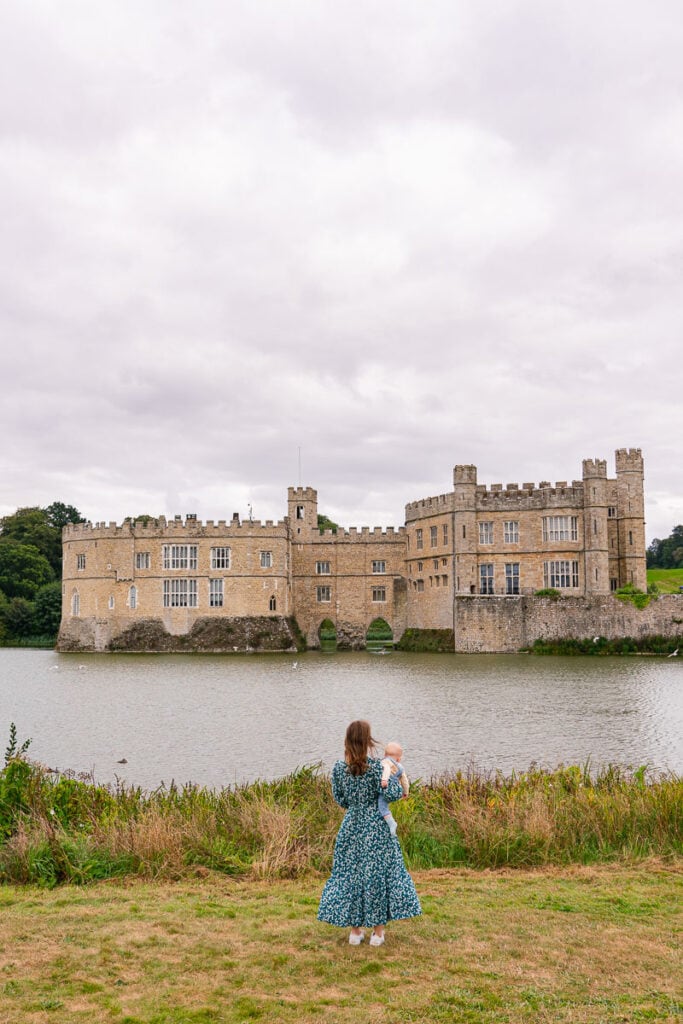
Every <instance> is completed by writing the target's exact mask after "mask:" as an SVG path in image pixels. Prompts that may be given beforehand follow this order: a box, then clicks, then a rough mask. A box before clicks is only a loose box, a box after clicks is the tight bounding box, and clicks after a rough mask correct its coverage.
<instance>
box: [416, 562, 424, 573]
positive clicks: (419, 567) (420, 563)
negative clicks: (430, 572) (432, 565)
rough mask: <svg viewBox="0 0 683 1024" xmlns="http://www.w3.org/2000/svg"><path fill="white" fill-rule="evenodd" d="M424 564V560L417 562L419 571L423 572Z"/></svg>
mask: <svg viewBox="0 0 683 1024" xmlns="http://www.w3.org/2000/svg"><path fill="white" fill-rule="evenodd" d="M423 565H424V562H418V563H417V571H418V572H422V568H423Z"/></svg>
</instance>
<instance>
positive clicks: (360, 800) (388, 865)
mask: <svg viewBox="0 0 683 1024" xmlns="http://www.w3.org/2000/svg"><path fill="white" fill-rule="evenodd" d="M381 782H382V765H381V763H380V761H378V760H377V759H376V758H370V757H369V758H368V770H367V771H366V772H365V773H364V774H363V775H349V773H348V771H347V768H346V762H345V761H337V763H336V764H335V766H334V768H333V769H332V795H333V797H334V799H335V800H336V801H337V803H338V804H340V806H341V807H344V808H345V809H346V814H345V815H344V820H343V821H342V823H341V826H340V828H339V832H338V833H337V839H336V842H335V844H334V861H333V865H332V874H331V875H330V877H329V879H328V880H327V882H326V883H325V888H324V889H323V893H322V896H321V898H320V907H319V909H318V920H319V921H327V922H328V923H329V924H335V925H338V926H339V927H340V928H349V927H350V928H358V927H360V926H361V925H365V926H366V927H370V926H372V925H383V924H386V922H387V921H393V920H395V919H397V918H403V917H416V916H417V915H418V914H421V913H422V910H421V908H420V901H419V899H418V898H417V893H416V891H415V886H414V885H413V880H412V878H411V877H410V875H409V874H408V872H407V871H406V867H405V864H404V863H403V854H402V853H401V847H400V846H399V843H398V839H396V837H395V836H392V834H391V832H390V831H389V828H388V826H387V823H386V822H385V821H384V819H383V818H382V817H381V816H380V814H379V812H378V810H377V797H378V796H379V795H380V793H384V794H385V796H386V798H387V800H390V801H391V800H398V798H399V797H400V796H401V792H402V790H401V784H400V782H399V781H398V780H397V778H396V777H395V776H392V777H391V778H390V779H389V785H388V787H387V789H385V790H383V789H382V786H381Z"/></svg>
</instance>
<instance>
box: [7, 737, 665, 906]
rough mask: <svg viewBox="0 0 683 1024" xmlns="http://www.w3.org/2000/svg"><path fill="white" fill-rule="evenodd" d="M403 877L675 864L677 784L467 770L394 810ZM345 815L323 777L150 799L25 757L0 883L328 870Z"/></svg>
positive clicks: (610, 771)
mask: <svg viewBox="0 0 683 1024" xmlns="http://www.w3.org/2000/svg"><path fill="white" fill-rule="evenodd" d="M394 813H395V816H396V818H397V820H398V823H399V829H400V838H401V843H402V846H403V849H404V851H405V855H406V859H407V862H408V864H409V865H410V866H411V867H413V868H448V867H453V866H457V865H470V866H472V867H479V868H491V867H501V866H512V867H517V868H520V867H529V866H533V865H547V864H555V865H563V864H571V863H598V862H605V861H616V860H622V861H623V860H626V861H635V860H637V859H639V858H644V857H650V856H658V857H662V858H670V857H676V856H679V855H680V854H681V853H683V779H682V778H680V777H678V776H675V775H666V776H657V775H652V774H650V773H648V771H647V770H646V769H645V768H644V767H641V768H638V769H636V770H633V771H631V770H624V769H618V768H615V767H610V768H606V769H603V770H601V771H599V772H597V773H595V774H591V773H590V772H589V770H588V769H587V768H586V767H583V768H581V767H577V766H573V767H566V768H558V769H556V770H554V771H545V770H541V769H536V768H533V769H530V770H529V771H527V772H524V773H520V774H517V775H513V776H510V777H505V776H503V775H501V774H500V773H489V774H487V773H483V772H476V771H471V772H467V773H458V774H456V775H453V776H449V777H444V778H440V779H435V780H433V781H431V782H430V783H428V784H420V783H417V784H415V785H414V786H413V788H412V791H411V795H410V796H409V798H408V799H405V800H401V801H400V802H399V803H398V804H394ZM341 815H342V812H341V810H340V809H339V808H338V807H337V806H336V805H335V804H334V802H333V801H332V798H331V792H330V785H329V780H328V779H327V777H326V776H325V775H324V774H323V773H321V771H320V770H318V769H317V768H303V769H301V770H299V771H298V772H296V773H294V774H293V775H291V776H289V777H287V778H284V779H280V780H277V781H275V782H268V783H265V782H259V783H254V784H251V785H247V786H242V787H235V788H229V789H224V790H220V791H214V790H207V789H203V788H200V787H197V786H185V787H183V788H176V787H171V788H170V789H166V788H160V789H159V790H157V791H155V792H152V793H147V792H144V791H142V790H140V789H137V788H130V787H125V786H119V787H118V788H116V789H111V788H108V787H105V786H96V785H93V784H91V783H88V782H86V781H83V780H81V779H75V778H68V777H65V776H62V777H56V776H54V775H52V774H50V773H49V772H47V771H46V770H45V769H44V768H42V767H41V766H39V765H36V764H33V763H31V762H29V761H27V760H26V759H25V751H24V752H23V754H22V752H21V751H19V756H17V755H16V753H15V756H13V757H11V758H9V760H8V763H7V765H6V767H5V768H4V770H3V771H2V772H0V881H3V882H13V883H22V884H41V885H44V886H53V885H56V884H57V883H60V882H76V883H84V882H89V881H95V880H99V879H104V878H110V877H121V876H124V875H139V876H144V877H148V878H179V877H181V876H183V875H184V874H186V873H187V872H188V871H191V870H193V869H194V868H195V867H197V866H199V867H202V868H207V869H211V870H216V871H219V872H222V873H224V874H228V875H237V876H241V877H250V878H256V879H258V878H296V877H301V876H304V875H306V874H307V873H310V872H325V871H327V870H328V869H329V867H330V864H331V855H332V846H333V841H334V836H335V834H336V831H337V828H338V826H339V822H340V820H341Z"/></svg>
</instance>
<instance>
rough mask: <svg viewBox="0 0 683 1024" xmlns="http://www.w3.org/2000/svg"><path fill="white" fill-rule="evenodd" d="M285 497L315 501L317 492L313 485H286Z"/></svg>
mask: <svg viewBox="0 0 683 1024" xmlns="http://www.w3.org/2000/svg"><path fill="white" fill-rule="evenodd" d="M287 498H288V500H289V501H317V500H318V492H317V491H316V489H315V487H288V488H287Z"/></svg>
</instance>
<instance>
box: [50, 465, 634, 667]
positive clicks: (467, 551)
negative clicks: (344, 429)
mask: <svg viewBox="0 0 683 1024" xmlns="http://www.w3.org/2000/svg"><path fill="white" fill-rule="evenodd" d="M615 462H616V477H614V478H610V477H608V476H607V464H606V462H605V461H604V460H602V459H585V460H584V462H583V472H582V478H581V480H573V481H572V482H571V484H568V483H567V482H566V481H559V482H557V483H555V484H554V486H553V485H551V484H550V483H549V482H548V481H542V482H541V483H539V484H533V483H523V484H522V485H521V486H520V485H518V484H516V483H511V484H507V486H505V487H503V485H502V484H492V485H490V486H489V487H486V486H484V485H482V484H478V483H477V469H476V467H475V466H471V465H458V466H456V467H455V469H454V471H453V488H452V490H450V491H448V492H447V493H445V494H441V495H438V496H436V497H431V498H423V499H421V500H419V501H415V502H411V503H410V504H408V505H406V509H405V526H403V527H400V528H398V529H394V528H392V527H388V528H386V529H382V528H381V527H376V528H374V529H369V528H367V527H363V528H362V529H356V528H353V527H352V528H350V529H341V528H339V529H338V530H336V531H333V530H325V531H324V532H321V531H320V529H319V528H318V499H317V492H316V491H315V490H314V489H313V488H311V487H296V488H295V487H290V488H289V489H288V499H287V515H286V517H285V518H284V519H283V520H282V521H279V522H273V521H270V520H268V521H266V522H260V521H252V520H250V519H249V520H244V519H240V517H239V515H238V514H237V513H235V514H234V515H233V517H232V519H230V520H220V521H218V522H214V521H211V520H209V521H207V522H205V523H202V522H198V521H197V519H196V517H195V516H192V515H186V516H185V517H184V518H183V517H181V516H176V517H175V519H173V520H167V519H165V518H164V517H160V518H158V519H148V518H144V519H137V520H126V521H125V522H124V523H122V524H121V525H117V524H115V523H109V524H104V523H96V524H94V525H93V524H91V523H86V524H83V523H76V524H69V525H67V526H66V527H65V529H64V534H63V587H62V594H63V598H62V623H61V628H60V634H59V640H58V649H60V650H64V651H68V650H81V651H82V650H92V651H105V650H228V651H230V650H248V649H257V650H264V649H270V650H273V649H279V650H287V649H292V648H293V646H294V644H295V633H296V632H297V629H298V630H300V631H301V632H302V633H303V635H304V636H305V638H306V641H307V643H308V645H309V647H314V648H315V647H319V646H320V643H321V636H323V637H325V638H326V639H327V641H328V642H329V641H330V640H332V641H333V642H334V643H336V645H337V646H339V647H341V648H344V647H346V648H362V647H364V646H365V645H366V639H367V636H368V632H369V631H370V632H371V633H372V631H373V630H375V631H376V630H377V629H380V631H381V630H383V631H384V633H383V635H384V636H385V637H386V638H388V639H393V640H398V639H399V638H400V637H401V636H402V635H403V633H404V632H405V630H406V629H409V628H410V629H417V630H424V629H439V630H453V631H454V635H455V642H454V649H456V650H504V649H509V648H510V649H514V648H511V645H513V644H514V643H515V642H516V641H515V636H516V634H514V635H513V633H514V630H513V632H512V633H510V631H509V630H508V633H507V634H506V633H505V629H507V627H505V629H504V630H503V633H501V632H500V630H501V628H502V627H501V626H500V621H501V620H500V616H501V615H503V616H504V617H507V618H508V619H510V616H511V615H517V614H518V612H513V611H512V610H511V609H512V607H513V606H514V604H515V602H517V603H518V602H520V601H523V600H524V599H525V598H526V597H529V596H530V595H534V594H536V593H537V592H538V591H543V590H552V591H559V592H560V593H561V594H562V595H567V596H573V597H581V598H584V599H586V598H593V597H595V598H599V597H609V594H610V592H612V591H614V590H616V589H618V588H619V587H622V586H623V585H625V584H627V583H632V584H633V585H635V586H636V587H638V588H640V589H643V590H644V589H645V588H646V570H645V524H644V495H643V459H642V454H641V451H640V449H619V450H618V451H617V452H616V453H615ZM473 598H476V599H477V601H476V605H473V604H472V603H471V599H473ZM467 599H470V603H469V604H468V603H467ZM501 599H504V600H503V601H502V604H501ZM485 602H488V604H485ZM615 603H616V602H615ZM475 607H476V609H481V608H483V609H484V610H483V611H477V612H476V618H477V621H478V622H488V621H489V619H490V617H491V614H492V611H491V609H492V608H494V607H495V608H496V609H497V610H496V613H495V614H496V621H497V622H498V626H497V627H496V628H497V629H498V634H496V636H497V637H498V638H496V636H494V635H493V634H490V635H489V634H488V633H487V632H486V630H484V632H483V633H482V628H483V627H480V626H477V625H476V623H474V625H473V622H472V621H470V619H471V616H472V615H473V614H474V613H473V609H474V608H475ZM505 609H507V611H506V610H505ZM482 616H483V618H482ZM510 621H512V620H510ZM464 622H467V623H468V625H467V631H468V632H467V636H466V635H465V633H464V632H463V630H464V629H465V626H464V625H463V623H464ZM487 628H488V627H487ZM477 630H479V634H481V635H479V634H478V633H477ZM489 632H490V631H489ZM461 634H462V636H461ZM508 634H509V635H508ZM473 636H474V639H472V637H473ZM505 636H507V639H505ZM468 637H469V639H468ZM501 637H502V639H501ZM506 644H507V647H506V646H505V645H506Z"/></svg>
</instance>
